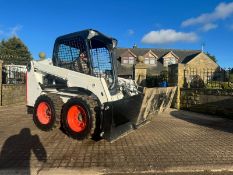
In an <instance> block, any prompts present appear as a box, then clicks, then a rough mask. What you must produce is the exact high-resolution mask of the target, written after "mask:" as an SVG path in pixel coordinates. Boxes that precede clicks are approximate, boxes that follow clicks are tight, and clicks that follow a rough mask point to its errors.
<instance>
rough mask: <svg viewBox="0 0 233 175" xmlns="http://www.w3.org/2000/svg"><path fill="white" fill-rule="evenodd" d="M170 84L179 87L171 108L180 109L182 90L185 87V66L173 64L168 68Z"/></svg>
mask: <svg viewBox="0 0 233 175" xmlns="http://www.w3.org/2000/svg"><path fill="white" fill-rule="evenodd" d="M168 84H169V86H177V89H176V93H175V95H174V100H173V101H172V105H171V107H173V108H176V109H180V88H182V87H183V85H184V64H173V65H170V66H169V67H168Z"/></svg>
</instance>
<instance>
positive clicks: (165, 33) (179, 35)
mask: <svg viewBox="0 0 233 175" xmlns="http://www.w3.org/2000/svg"><path fill="white" fill-rule="evenodd" d="M197 39H198V37H197V35H196V34H195V33H193V32H191V33H184V32H177V31H175V30H173V29H167V30H165V29H162V30H158V31H150V32H149V33H147V34H146V35H145V36H144V37H143V38H142V42H143V43H146V44H166V43H175V42H195V41H197Z"/></svg>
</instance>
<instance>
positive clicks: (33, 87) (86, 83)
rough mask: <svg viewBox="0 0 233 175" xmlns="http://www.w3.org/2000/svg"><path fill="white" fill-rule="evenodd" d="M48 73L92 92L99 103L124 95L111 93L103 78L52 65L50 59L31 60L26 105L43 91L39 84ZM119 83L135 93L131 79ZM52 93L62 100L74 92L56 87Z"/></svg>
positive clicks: (131, 92)
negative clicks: (58, 89)
mask: <svg viewBox="0 0 233 175" xmlns="http://www.w3.org/2000/svg"><path fill="white" fill-rule="evenodd" d="M47 74H50V75H53V76H55V77H59V78H61V79H64V80H66V81H67V86H68V87H80V88H83V89H86V90H89V91H90V92H92V93H93V94H94V95H95V96H96V97H97V98H98V99H99V101H100V103H101V104H103V103H105V102H110V101H116V100H120V99H122V98H123V97H124V95H123V93H122V91H119V92H118V93H117V94H116V95H111V94H110V92H109V89H108V87H107V84H106V81H105V79H104V78H99V77H93V76H90V75H86V74H82V73H79V72H75V71H72V70H68V69H65V68H61V67H57V66H53V64H52V62H51V61H50V60H43V61H31V68H30V70H29V71H28V73H27V105H28V106H34V104H35V101H36V99H37V98H38V97H39V96H40V95H41V94H43V93H45V92H44V91H43V90H42V89H41V87H40V85H39V84H43V76H45V75H47ZM119 84H120V85H121V86H122V87H125V88H128V89H129V92H130V93H128V95H130V96H132V95H135V94H137V90H135V89H136V84H135V83H134V81H133V80H126V79H123V78H119ZM50 91H53V92H54V93H58V94H59V95H60V96H61V98H62V99H63V101H64V102H66V101H67V100H68V99H69V98H70V97H71V96H75V94H71V93H63V92H58V91H57V90H56V89H50Z"/></svg>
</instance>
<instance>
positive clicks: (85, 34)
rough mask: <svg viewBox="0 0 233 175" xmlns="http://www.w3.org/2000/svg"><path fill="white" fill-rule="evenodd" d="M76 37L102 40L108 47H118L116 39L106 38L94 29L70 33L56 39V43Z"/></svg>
mask: <svg viewBox="0 0 233 175" xmlns="http://www.w3.org/2000/svg"><path fill="white" fill-rule="evenodd" d="M75 37H82V38H83V39H88V40H90V39H96V40H101V41H103V42H104V43H105V44H107V45H114V46H113V47H115V46H116V45H117V40H116V39H115V38H112V37H109V36H106V35H104V34H102V33H101V32H99V31H97V30H93V29H86V30H82V31H79V32H74V33H69V34H66V35H62V36H59V37H58V38H57V39H56V41H55V43H57V42H59V41H61V40H67V39H72V38H75Z"/></svg>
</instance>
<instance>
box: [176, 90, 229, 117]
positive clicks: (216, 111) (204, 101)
mask: <svg viewBox="0 0 233 175" xmlns="http://www.w3.org/2000/svg"><path fill="white" fill-rule="evenodd" d="M180 105H181V109H185V110H190V111H194V112H201V113H207V114H213V115H220V116H226V117H230V118H233V107H232V106H233V90H222V89H220V90H219V89H184V88H183V89H181V93H180Z"/></svg>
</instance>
